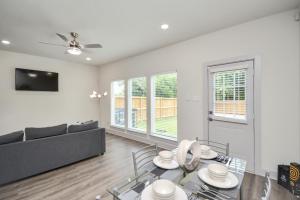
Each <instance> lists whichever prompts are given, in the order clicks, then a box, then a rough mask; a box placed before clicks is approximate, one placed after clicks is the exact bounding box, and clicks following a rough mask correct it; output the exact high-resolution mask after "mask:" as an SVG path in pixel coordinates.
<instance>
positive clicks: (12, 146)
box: [0, 122, 105, 185]
mask: <svg viewBox="0 0 300 200" xmlns="http://www.w3.org/2000/svg"><path fill="white" fill-rule="evenodd" d="M97 125H98V122H97ZM69 128H70V126H69ZM33 129H34V128H33ZM73 129H74V127H73ZM75 129H76V127H75ZM25 132H26V129H25ZM104 152H105V129H104V128H96V129H91V130H86V131H80V132H73V133H65V134H59V135H55V136H50V137H49V136H47V137H42V138H38V139H32V140H28V141H22V142H16V143H9V144H2V145H0V185H3V184H7V183H10V182H13V181H16V180H20V179H23V178H26V177H30V176H33V175H36V174H39V173H42V172H46V171H49V170H52V169H55V168H59V167H62V166H65V165H68V164H71V163H74V162H77V161H80V160H83V159H86V158H90V157H93V156H97V155H99V154H103V153H104Z"/></svg>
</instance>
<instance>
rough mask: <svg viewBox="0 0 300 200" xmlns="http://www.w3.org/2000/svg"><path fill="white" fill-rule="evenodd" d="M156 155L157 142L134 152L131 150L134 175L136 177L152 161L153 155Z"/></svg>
mask: <svg viewBox="0 0 300 200" xmlns="http://www.w3.org/2000/svg"><path fill="white" fill-rule="evenodd" d="M157 155H158V147H157V144H154V145H149V146H146V147H143V148H141V149H139V150H138V151H136V152H132V159H133V167H134V175H135V176H136V177H137V176H138V175H139V174H140V173H139V172H140V171H141V170H143V169H145V168H146V167H147V166H148V165H149V164H150V163H152V161H153V159H154V157H155V156H157ZM144 171H145V170H144ZM144 171H143V172H144Z"/></svg>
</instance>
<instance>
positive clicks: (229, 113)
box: [213, 69, 247, 120]
mask: <svg viewBox="0 0 300 200" xmlns="http://www.w3.org/2000/svg"><path fill="white" fill-rule="evenodd" d="M246 77H247V70H246V69H242V70H232V71H221V72H215V73H214V75H213V86H214V101H213V108H214V115H215V116H219V117H226V118H234V119H241V120H246V116H247V106H246V105H247V100H246V88H247V87H246Z"/></svg>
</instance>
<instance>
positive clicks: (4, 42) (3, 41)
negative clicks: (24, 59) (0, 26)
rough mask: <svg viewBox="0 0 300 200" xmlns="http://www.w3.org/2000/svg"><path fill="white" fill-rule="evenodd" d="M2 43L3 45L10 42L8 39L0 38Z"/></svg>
mask: <svg viewBox="0 0 300 200" xmlns="http://www.w3.org/2000/svg"><path fill="white" fill-rule="evenodd" d="M1 42H2V44H5V45H9V44H10V41H8V40H1Z"/></svg>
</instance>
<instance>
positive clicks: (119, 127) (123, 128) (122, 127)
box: [110, 124, 125, 130]
mask: <svg viewBox="0 0 300 200" xmlns="http://www.w3.org/2000/svg"><path fill="white" fill-rule="evenodd" d="M110 127H111V128H117V129H122V130H125V127H124V126H118V125H113V124H111V125H110Z"/></svg>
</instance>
